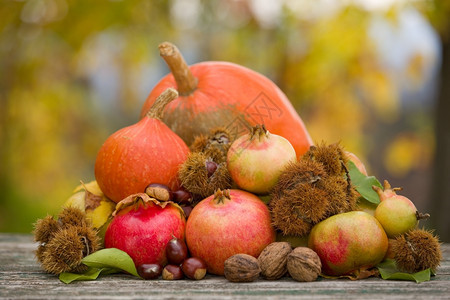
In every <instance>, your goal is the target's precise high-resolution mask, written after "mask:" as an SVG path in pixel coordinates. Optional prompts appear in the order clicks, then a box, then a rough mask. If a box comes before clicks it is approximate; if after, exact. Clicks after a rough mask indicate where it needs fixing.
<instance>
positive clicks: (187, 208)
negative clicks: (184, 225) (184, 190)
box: [181, 206, 194, 220]
mask: <svg viewBox="0 0 450 300" xmlns="http://www.w3.org/2000/svg"><path fill="white" fill-rule="evenodd" d="M181 209H183V212H184V216H185V217H186V220H187V218H189V216H190V215H191V211H192V210H193V209H194V208H193V207H192V206H182V207H181Z"/></svg>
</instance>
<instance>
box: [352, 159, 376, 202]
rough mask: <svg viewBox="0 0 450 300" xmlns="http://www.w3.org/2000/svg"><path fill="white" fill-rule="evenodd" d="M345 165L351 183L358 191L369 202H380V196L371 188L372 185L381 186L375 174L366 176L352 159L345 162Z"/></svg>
mask: <svg viewBox="0 0 450 300" xmlns="http://www.w3.org/2000/svg"><path fill="white" fill-rule="evenodd" d="M347 167H348V172H349V176H350V179H351V180H352V184H353V185H354V186H355V188H356V190H357V191H358V193H360V194H361V196H362V197H363V198H364V199H366V200H367V201H369V202H371V203H374V204H378V203H380V197H378V194H377V192H375V191H374V190H373V189H372V186H373V185H375V186H378V187H380V188H383V186H382V185H381V183H380V182H379V181H378V179H376V178H375V176H366V175H364V174H363V173H361V172H360V171H359V169H358V168H357V167H356V165H355V164H354V163H353V162H352V161H349V162H348V163H347Z"/></svg>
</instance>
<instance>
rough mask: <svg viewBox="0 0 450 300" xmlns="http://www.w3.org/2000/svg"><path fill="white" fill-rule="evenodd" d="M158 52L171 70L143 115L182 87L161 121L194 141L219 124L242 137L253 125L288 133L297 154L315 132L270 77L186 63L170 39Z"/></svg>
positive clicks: (211, 64)
mask: <svg viewBox="0 0 450 300" xmlns="http://www.w3.org/2000/svg"><path fill="white" fill-rule="evenodd" d="M159 50H160V55H161V56H162V57H163V58H164V60H165V61H166V63H167V65H168V66H169V68H170V70H171V74H168V75H167V76H165V77H164V78H162V79H161V81H160V82H159V83H158V84H157V85H156V86H155V87H154V88H153V90H152V91H151V93H150V95H149V96H148V98H147V100H146V101H145V103H144V105H143V107H142V110H141V118H142V117H144V116H145V114H146V112H147V111H148V110H149V109H150V107H151V106H152V104H153V102H154V101H155V99H156V98H157V96H158V95H160V94H161V93H162V91H164V90H166V89H167V88H169V87H174V88H176V89H177V90H178V93H179V95H180V96H179V97H178V98H177V99H175V100H173V101H172V102H171V103H169V105H167V107H166V109H165V113H164V118H163V121H164V122H165V123H166V124H167V125H168V126H169V127H170V128H171V129H172V130H173V131H174V132H175V133H177V134H178V135H179V136H180V137H181V138H182V139H183V140H184V141H185V142H186V144H188V145H190V144H191V143H192V141H193V140H194V138H195V136H196V135H198V134H200V133H203V134H208V133H209V131H210V129H211V128H213V127H217V126H225V127H227V128H228V129H229V130H230V131H231V133H232V134H233V135H235V137H238V136H240V135H242V134H244V133H247V131H248V130H249V129H250V128H251V127H252V126H254V125H257V124H264V125H265V127H266V128H267V130H269V131H270V132H272V133H274V134H277V135H281V136H283V137H285V138H286V139H288V140H289V141H290V142H291V144H292V145H293V146H294V149H295V151H296V154H297V157H300V156H301V155H302V154H304V153H305V152H306V151H307V150H308V149H309V147H310V146H311V145H312V140H311V137H310V136H309V133H308V131H307V130H306V128H305V125H304V123H303V121H302V120H301V118H300V116H299V115H298V113H297V112H296V111H295V109H294V107H293V106H292V104H291V103H290V101H289V100H288V99H287V97H286V95H285V94H284V93H283V92H282V91H281V90H280V89H279V88H278V86H277V85H275V83H273V82H272V81H271V80H270V79H268V78H267V77H265V76H263V75H261V74H260V73H257V72H255V71H253V70H250V69H248V68H245V67H243V66H240V65H237V64H233V63H229V62H216V61H209V62H201V63H198V64H194V65H192V66H190V67H189V66H188V65H187V64H186V62H185V61H184V59H183V57H182V55H181V53H180V52H179V51H178V49H177V48H176V47H175V46H174V45H172V44H171V43H168V42H165V43H162V44H161V45H159Z"/></svg>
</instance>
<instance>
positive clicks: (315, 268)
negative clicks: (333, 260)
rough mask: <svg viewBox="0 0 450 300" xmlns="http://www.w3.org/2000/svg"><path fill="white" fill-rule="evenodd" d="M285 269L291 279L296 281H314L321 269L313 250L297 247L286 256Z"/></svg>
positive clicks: (318, 259)
mask: <svg viewBox="0 0 450 300" xmlns="http://www.w3.org/2000/svg"><path fill="white" fill-rule="evenodd" d="M287 269H288V272H289V274H290V275H291V277H292V278H293V279H295V280H297V281H301V282H309V281H315V280H316V279H317V277H318V276H319V274H320V271H321V269H322V263H321V262H320V258H319V256H318V255H317V253H316V252H314V250H312V249H310V248H307V247H297V248H295V249H294V250H292V252H291V253H289V255H288V256H287Z"/></svg>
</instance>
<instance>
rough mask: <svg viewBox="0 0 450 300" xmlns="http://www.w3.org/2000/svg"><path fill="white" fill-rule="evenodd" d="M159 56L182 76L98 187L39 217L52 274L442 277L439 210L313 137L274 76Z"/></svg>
mask: <svg viewBox="0 0 450 300" xmlns="http://www.w3.org/2000/svg"><path fill="white" fill-rule="evenodd" d="M159 50H160V55H161V56H162V57H163V58H164V60H165V61H166V63H167V64H168V66H169V68H170V70H171V74H169V75H167V76H166V77H164V78H163V79H162V80H161V81H160V82H159V83H158V84H157V85H156V86H155V87H154V89H153V90H152V92H151V93H150V95H149V96H148V98H147V100H146V102H145V104H144V106H143V108H142V111H141V115H140V120H139V121H138V122H137V123H136V124H134V125H131V126H128V127H125V128H123V129H120V130H118V131H117V132H115V133H113V134H112V135H111V136H110V137H109V138H108V139H107V140H106V141H105V142H104V143H103V145H102V146H101V148H100V150H99V152H98V155H97V158H96V163H95V179H96V180H95V181H92V182H89V183H86V184H85V183H82V184H81V185H80V186H79V187H77V188H76V190H75V191H74V194H73V195H72V196H71V197H70V198H69V199H68V200H67V201H66V203H65V205H64V207H63V208H62V210H61V212H60V213H59V215H58V216H57V218H54V217H53V216H47V217H45V218H43V219H39V220H38V221H37V222H36V224H35V230H34V235H35V240H36V241H37V242H38V243H39V245H38V249H37V250H36V257H37V260H38V261H39V263H40V264H41V266H42V268H43V269H44V270H45V271H47V272H49V273H52V274H59V275H60V279H61V280H62V281H64V282H70V281H72V280H86V279H95V278H96V277H97V276H98V275H100V274H110V273H117V272H126V273H128V274H132V275H135V276H138V277H141V278H143V279H157V278H162V279H165V280H176V279H182V278H189V279H194V280H200V279H202V278H204V277H205V276H206V274H207V273H209V274H215V275H221V276H222V275H223V276H225V278H227V279H228V280H229V281H232V282H250V281H253V280H256V279H258V278H259V277H262V278H265V279H267V280H276V279H280V278H282V277H286V276H290V277H291V278H293V279H294V280H297V281H315V280H317V278H319V276H320V277H325V278H342V277H348V278H350V279H362V278H367V277H370V276H380V274H381V276H382V277H383V278H385V277H387V275H386V274H385V273H386V272H387V271H386V270H387V269H389V266H390V267H391V269H393V270H394V271H393V272H390V274H391V275H392V274H394V275H395V274H400V275H397V276H400V277H398V278H401V276H405V274H406V275H407V274H413V275H414V274H418V273H419V274H422V273H423V272H428V274H434V272H435V271H436V268H437V267H438V265H439V263H440V260H441V250H440V243H439V241H438V238H437V237H436V236H434V235H433V233H432V232H430V231H427V230H424V229H420V228H419V226H418V223H419V220H421V219H424V218H427V217H429V216H428V215H427V214H422V213H419V212H418V211H417V209H416V207H415V206H414V204H413V203H412V202H411V201H410V200H409V199H408V198H406V197H404V196H402V195H399V194H398V192H399V191H400V189H398V188H392V187H391V186H390V184H389V183H388V182H387V181H385V182H384V184H383V185H381V184H380V183H379V182H378V180H377V179H376V178H375V177H373V176H368V175H367V172H366V169H365V167H364V165H363V163H362V162H361V161H360V160H359V159H358V158H357V157H356V156H355V155H354V154H352V153H350V152H348V151H346V150H345V149H344V148H343V146H342V145H340V144H339V143H333V144H327V143H326V142H320V143H318V144H316V145H314V144H313V143H312V140H311V138H310V137H309V134H308V132H307V130H306V128H305V126H304V124H303V122H302V120H301V119H300V117H299V116H298V114H297V113H296V111H295V110H294V108H293V107H292V105H291V103H290V102H289V100H288V99H287V98H286V96H285V95H284V94H283V93H282V92H281V91H280V89H279V88H278V87H277V86H276V85H275V84H274V83H273V82H271V81H270V80H269V79H267V78H266V77H264V76H262V75H261V74H258V73H256V72H254V71H252V70H249V69H247V68H244V67H242V66H239V65H236V64H232V63H226V62H202V63H198V64H195V65H192V66H187V64H186V63H185V61H184V59H183V58H182V56H181V54H180V52H179V51H178V49H177V48H176V47H175V46H174V45H172V44H170V43H163V44H161V45H160V46H159ZM391 271H392V270H391ZM402 274H403V275H402ZM384 275H386V276H384ZM392 278H394V279H395V278H396V277H395V276H393V277H392ZM415 280H416V281H417V279H415Z"/></svg>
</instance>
